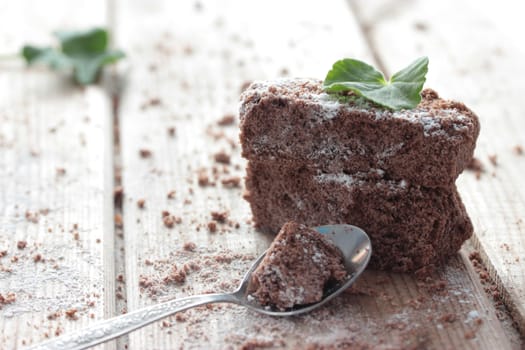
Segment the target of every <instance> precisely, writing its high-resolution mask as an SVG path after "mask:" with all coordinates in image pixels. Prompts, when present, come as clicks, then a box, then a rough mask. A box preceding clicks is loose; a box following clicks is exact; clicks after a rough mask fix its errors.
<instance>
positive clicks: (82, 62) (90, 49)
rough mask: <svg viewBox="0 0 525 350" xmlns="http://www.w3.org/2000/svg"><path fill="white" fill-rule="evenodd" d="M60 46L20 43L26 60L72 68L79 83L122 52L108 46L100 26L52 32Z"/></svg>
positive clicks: (92, 78) (91, 77) (94, 75)
mask: <svg viewBox="0 0 525 350" xmlns="http://www.w3.org/2000/svg"><path fill="white" fill-rule="evenodd" d="M55 35H56V37H57V38H58V40H59V41H60V48H52V47H36V46H30V45H27V46H24V47H23V49H22V56H23V57H24V58H25V60H26V62H27V63H28V64H30V65H31V64H33V63H43V64H47V65H49V66H50V67H51V68H52V69H55V70H59V69H72V70H73V77H74V79H75V81H76V82H77V83H79V84H82V85H86V84H91V83H93V82H95V81H96V79H97V77H98V76H99V74H100V71H101V69H102V67H103V66H105V65H107V64H111V63H115V62H117V61H118V60H119V59H121V58H123V57H124V56H125V55H124V53H123V52H122V51H120V50H108V48H107V46H108V42H109V38H108V33H107V31H106V30H104V29H101V28H95V29H90V30H86V31H78V32H72V31H68V32H66V31H59V32H56V33H55Z"/></svg>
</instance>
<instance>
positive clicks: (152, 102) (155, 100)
mask: <svg viewBox="0 0 525 350" xmlns="http://www.w3.org/2000/svg"><path fill="white" fill-rule="evenodd" d="M161 104H162V100H161V99H160V98H158V97H152V98H150V99H149V100H147V101H146V102H144V103H143V104H142V105H141V106H140V109H142V110H144V109H146V108H148V107H154V106H160V105H161Z"/></svg>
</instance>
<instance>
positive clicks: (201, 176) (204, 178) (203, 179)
mask: <svg viewBox="0 0 525 350" xmlns="http://www.w3.org/2000/svg"><path fill="white" fill-rule="evenodd" d="M197 182H198V184H199V186H201V187H205V186H208V185H210V178H209V177H208V174H206V170H204V169H202V170H200V171H199V172H198V174H197Z"/></svg>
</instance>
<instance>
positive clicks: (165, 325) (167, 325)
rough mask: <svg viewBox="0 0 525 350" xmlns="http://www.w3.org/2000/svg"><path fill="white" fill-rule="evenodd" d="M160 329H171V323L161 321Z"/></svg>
mask: <svg viewBox="0 0 525 350" xmlns="http://www.w3.org/2000/svg"><path fill="white" fill-rule="evenodd" d="M162 327H163V328H169V327H171V323H170V322H168V321H162Z"/></svg>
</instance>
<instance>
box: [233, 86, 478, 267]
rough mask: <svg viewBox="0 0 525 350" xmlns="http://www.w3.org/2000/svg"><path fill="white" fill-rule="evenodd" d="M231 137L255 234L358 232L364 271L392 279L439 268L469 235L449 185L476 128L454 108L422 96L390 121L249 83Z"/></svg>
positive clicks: (340, 100) (362, 105)
mask: <svg viewBox="0 0 525 350" xmlns="http://www.w3.org/2000/svg"><path fill="white" fill-rule="evenodd" d="M240 128H241V133H240V139H241V145H242V154H243V156H244V157H245V158H247V159H248V167H247V176H246V190H247V191H246V196H245V197H246V199H247V200H248V202H249V203H250V206H251V209H252V213H253V218H254V222H255V225H256V226H257V227H259V228H262V229H267V230H270V231H272V232H277V230H278V229H279V227H280V226H281V225H282V224H283V223H285V222H287V221H289V220H295V221H298V222H301V223H305V224H307V225H324V224H337V223H345V224H354V225H357V226H361V227H362V228H363V229H364V230H365V231H366V232H367V233H368V234H369V235H370V237H371V239H372V246H373V248H374V254H373V256H372V259H371V265H372V266H373V267H376V268H380V269H390V270H394V271H414V270H417V269H419V268H422V267H427V266H429V265H439V264H441V263H443V262H444V261H446V260H447V258H448V257H450V256H451V255H453V254H455V253H456V252H457V251H458V250H459V248H460V247H461V244H462V243H463V242H464V241H465V240H466V239H467V238H468V237H470V236H471V234H472V230H473V229H472V224H471V222H470V220H469V218H468V215H467V213H466V211H465V208H464V206H463V204H462V202H461V199H460V197H459V194H458V192H457V190H456V187H455V180H456V178H457V176H458V175H459V174H460V173H461V172H462V171H463V169H464V168H465V167H466V166H467V164H468V163H469V162H470V160H471V159H472V154H473V151H474V148H475V143H476V139H477V137H478V134H479V121H478V118H477V116H476V115H475V114H474V113H473V112H472V111H471V110H469V109H468V108H467V107H465V105H463V104H462V103H459V102H454V101H447V100H443V99H440V98H439V97H438V95H437V94H436V93H435V92H434V91H432V90H429V89H427V90H424V91H423V92H422V101H421V103H420V104H419V105H418V106H417V107H416V108H414V109H412V110H402V111H390V110H387V109H384V108H380V107H377V106H375V105H373V104H372V103H370V102H368V101H366V100H364V99H363V98H361V97H358V96H355V95H347V96H332V95H328V94H326V93H324V92H323V91H322V85H321V82H320V81H317V80H312V79H286V80H278V81H274V82H256V83H254V84H252V85H251V86H250V87H249V88H248V89H247V90H246V91H245V92H244V93H243V94H242V96H241V107H240Z"/></svg>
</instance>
